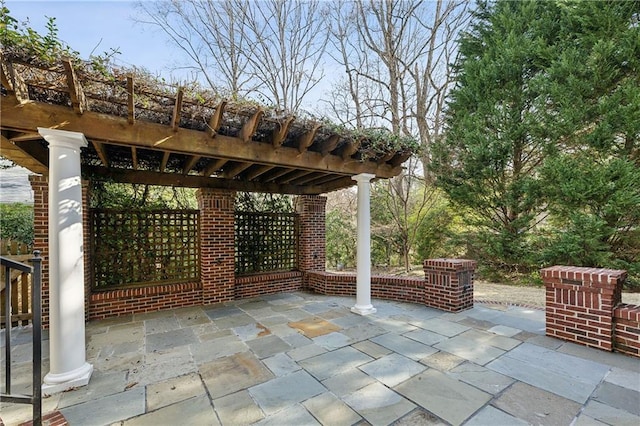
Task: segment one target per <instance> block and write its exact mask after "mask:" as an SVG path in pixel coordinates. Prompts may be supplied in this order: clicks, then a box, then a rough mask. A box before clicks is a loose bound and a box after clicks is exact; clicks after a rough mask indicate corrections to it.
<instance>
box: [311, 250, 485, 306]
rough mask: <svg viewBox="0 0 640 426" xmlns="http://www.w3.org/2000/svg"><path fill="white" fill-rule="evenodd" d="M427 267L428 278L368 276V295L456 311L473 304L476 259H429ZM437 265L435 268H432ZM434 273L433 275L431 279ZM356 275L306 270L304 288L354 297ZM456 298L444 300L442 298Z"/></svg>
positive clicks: (327, 293) (326, 293)
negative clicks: (467, 279)
mask: <svg viewBox="0 0 640 426" xmlns="http://www.w3.org/2000/svg"><path fill="white" fill-rule="evenodd" d="M427 262H430V263H429V264H428V265H429V269H426V268H427V267H426V266H425V272H426V271H427V270H428V271H429V274H431V276H430V280H431V281H433V283H431V284H430V283H429V282H428V280H427V279H422V278H411V277H397V276H380V275H375V276H372V277H371V296H372V297H374V298H377V299H383V300H396V301H399V302H410V303H419V304H422V305H426V306H429V307H433V308H437V309H442V310H446V311H449V312H458V311H460V310H463V309H468V308H471V307H473V272H474V270H475V265H476V262H474V261H471V260H464V259H447V261H446V262H444V263H443V262H442V259H431V260H429V261H425V265H427ZM436 267H437V269H435V268H436ZM463 273H468V274H469V281H470V282H469V284H468V285H466V286H465V284H464V280H462V279H461V278H460V276H461V275H462V274H463ZM434 276H435V278H434ZM356 279H357V276H356V274H333V273H330V272H324V271H320V272H316V271H313V272H306V273H305V280H304V281H305V288H306V289H308V290H311V291H314V292H316V293H319V294H325V295H332V296H351V297H355V296H356ZM445 295H446V297H453V298H457V299H455V300H445V299H444V297H445Z"/></svg>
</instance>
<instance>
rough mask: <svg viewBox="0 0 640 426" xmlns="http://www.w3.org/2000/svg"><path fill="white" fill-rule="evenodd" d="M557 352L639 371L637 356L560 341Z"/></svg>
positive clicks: (639, 365) (639, 364) (639, 363)
mask: <svg viewBox="0 0 640 426" xmlns="http://www.w3.org/2000/svg"><path fill="white" fill-rule="evenodd" d="M559 342H561V343H562V344H561V345H560V347H558V350H557V352H559V353H563V354H567V355H573V356H576V357H579V358H582V359H586V360H589V361H594V362H597V363H601V364H606V365H609V366H611V367H618V368H622V369H623V370H628V371H633V372H636V373H640V362H638V358H635V357H632V356H627V355H623V354H620V353H616V352H607V351H601V350H597V349H593V348H588V347H586V346H582V345H578V344H575V343H572V342H562V341H561V340H559Z"/></svg>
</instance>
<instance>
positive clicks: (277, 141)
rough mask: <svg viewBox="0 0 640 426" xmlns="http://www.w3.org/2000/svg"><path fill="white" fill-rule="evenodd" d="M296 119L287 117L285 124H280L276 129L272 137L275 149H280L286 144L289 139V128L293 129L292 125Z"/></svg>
mask: <svg viewBox="0 0 640 426" xmlns="http://www.w3.org/2000/svg"><path fill="white" fill-rule="evenodd" d="M295 119H296V118H295V117H294V116H291V117H287V118H286V119H284V121H283V122H278V124H277V125H276V128H275V129H273V134H272V136H271V144H272V145H273V147H274V148H279V147H280V145H282V143H283V142H284V140H285V138H286V137H287V133H289V127H291V123H293V120H295Z"/></svg>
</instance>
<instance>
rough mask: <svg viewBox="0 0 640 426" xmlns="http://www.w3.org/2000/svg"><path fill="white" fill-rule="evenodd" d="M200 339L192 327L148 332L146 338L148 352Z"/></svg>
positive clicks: (187, 343)
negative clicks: (154, 332) (153, 332)
mask: <svg viewBox="0 0 640 426" xmlns="http://www.w3.org/2000/svg"><path fill="white" fill-rule="evenodd" d="M199 341H200V340H199V339H198V338H197V337H196V335H195V334H194V333H193V330H192V329H190V328H179V329H176V330H170V331H165V332H161V333H156V334H148V335H147V338H146V349H147V352H157V351H162V350H165V349H171V348H175V347H177V346H184V345H191V344H194V343H198V342H199Z"/></svg>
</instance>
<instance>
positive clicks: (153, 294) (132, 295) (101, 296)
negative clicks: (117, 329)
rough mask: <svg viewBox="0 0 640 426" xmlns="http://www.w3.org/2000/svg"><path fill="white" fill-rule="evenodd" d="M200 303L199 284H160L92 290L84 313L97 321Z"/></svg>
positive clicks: (200, 291) (200, 290) (198, 304)
mask: <svg viewBox="0 0 640 426" xmlns="http://www.w3.org/2000/svg"><path fill="white" fill-rule="evenodd" d="M200 305H202V289H201V286H200V283H181V284H164V285H155V286H151V287H139V288H123V289H116V290H109V291H101V292H96V293H92V294H91V295H90V297H89V310H88V312H89V319H90V320H98V319H104V318H111V317H118V316H122V315H128V314H137V313H144V312H154V311H159V310H162V309H173V308H180V307H185V306H200Z"/></svg>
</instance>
